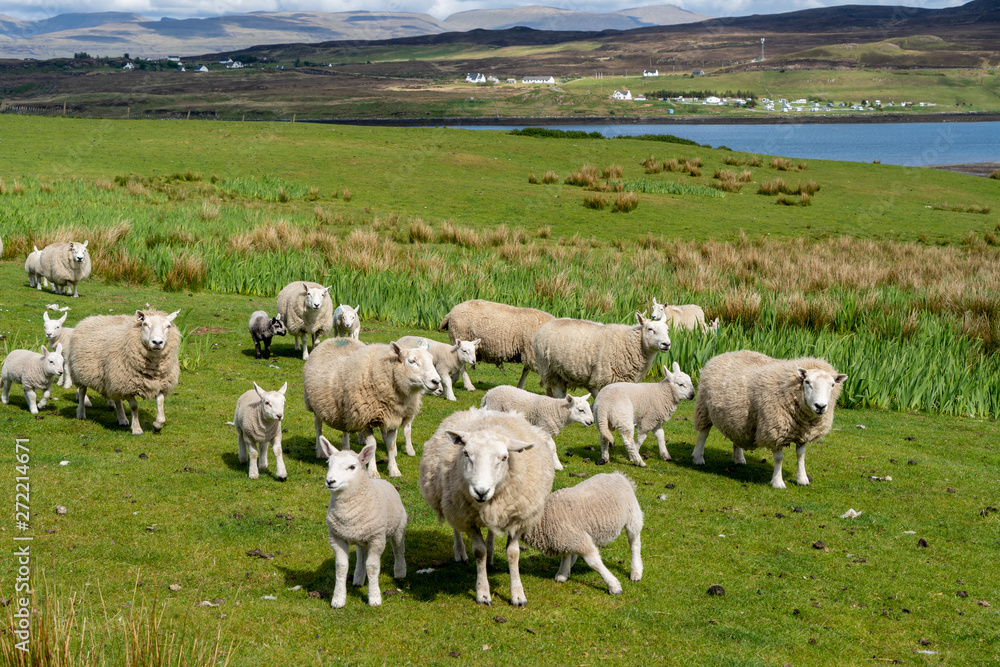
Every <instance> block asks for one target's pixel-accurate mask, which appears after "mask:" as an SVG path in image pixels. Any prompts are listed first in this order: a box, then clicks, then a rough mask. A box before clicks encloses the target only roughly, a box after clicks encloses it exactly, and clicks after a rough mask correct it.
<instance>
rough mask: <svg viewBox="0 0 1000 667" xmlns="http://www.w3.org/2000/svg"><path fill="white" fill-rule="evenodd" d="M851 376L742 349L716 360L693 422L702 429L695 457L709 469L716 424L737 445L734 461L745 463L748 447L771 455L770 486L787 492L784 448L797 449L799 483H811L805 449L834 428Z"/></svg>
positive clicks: (703, 382)
mask: <svg viewBox="0 0 1000 667" xmlns="http://www.w3.org/2000/svg"><path fill="white" fill-rule="evenodd" d="M846 379H847V376H846V375H844V374H843V373H837V371H835V370H834V369H833V367H832V366H831V365H830V364H829V363H827V362H826V361H825V360H823V359H815V358H812V357H802V358H800V359H791V360H783V359H772V358H771V357H768V356H766V355H763V354H760V353H759V352H751V351H749V350H744V351H742V352H728V353H726V354H720V355H719V356H717V357H714V358H712V359H710V360H709V361H708V363H707V364H705V367H704V368H702V370H701V378H700V380H699V382H698V398H697V400H696V401H695V410H694V424H695V428H696V429H697V430H698V441H697V443H696V444H695V448H694V452H693V453H692V458H693V460H694V464H695V465H705V441H706V439H707V438H708V433H709V431H710V430H711V429H712V427H713V426H715V427H716V428H718V429H719V430H720V431H721V432H722V434H723V435H724V436H726V437H727V438H729V439H730V440H731V441H732V442H733V462H734V463H737V464H740V465H742V464H745V463H746V458H745V457H744V455H743V450H744V449H756V448H757V447H766V448H767V449H770V450H771V451H772V452H773V456H774V472H773V474H772V476H771V486H773V487H774V488H776V489H783V488H785V482H784V479H782V474H781V463H782V461H783V460H784V452H783V448H784V447H786V446H788V445H793V444H794V445H795V454H796V457H797V459H798V467H797V469H796V473H795V481H796V482H797V483H798V484H801V485H807V484H809V476H808V475H807V474H806V445H807V444H809V443H811V442H815V441H816V440H818V439H820V438H821V437H823V436H824V435H826V433H827V432H829V430H830V427H831V426H832V425H833V408H834V406H835V405H836V403H837V397H838V396H840V390H841V388H842V387H843V383H844V380H846Z"/></svg>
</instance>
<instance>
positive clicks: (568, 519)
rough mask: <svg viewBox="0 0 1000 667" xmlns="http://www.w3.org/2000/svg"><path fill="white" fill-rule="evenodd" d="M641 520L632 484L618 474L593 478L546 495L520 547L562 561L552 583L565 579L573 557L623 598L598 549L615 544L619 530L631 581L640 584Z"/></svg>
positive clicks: (620, 587)
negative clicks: (625, 544) (628, 554)
mask: <svg viewBox="0 0 1000 667" xmlns="http://www.w3.org/2000/svg"><path fill="white" fill-rule="evenodd" d="M642 523H643V515H642V508H641V507H639V501H638V500H636V497H635V484H634V483H633V482H632V481H631V480H630V479H629V478H628V477H626V476H625V475H623V474H621V473H618V472H616V473H610V474H607V473H605V474H601V475H594V476H593V477H591V478H590V479H587V480H585V481H583V482H580V483H579V484H577V485H576V486H571V487H569V488H565V489H559V490H558V491H556V492H554V493H552V494H549V496H548V497H547V498H546V499H545V511H544V513H543V514H542V520H541V521H539V522H538V523H537V524H536V525H535V527H534V528H532V529H531V530H529V531H528V532H526V533H525V534H524V537H523V541H524V543H525V544H527V545H528V546H530V547H533V548H535V549H538V550H539V551H541V552H542V553H543V554H545V555H546V556H561V557H562V562H561V563H560V564H559V571H558V572H557V573H556V581H558V582H560V583H562V582H564V581H566V580H567V579H569V575H570V570H571V569H572V567H573V564H574V563H575V562H576V559H577V556H582V557H583V560H584V562H586V563H587V565H589V566H590V567H591V569H593V570H594V571H595V572H597V573H598V574H600V575H601V578H602V579H604V583H606V584H607V585H608V592H609V593H611V594H612V595H621V592H622V585H621V583H619V581H618V578H617V577H615V575H613V574H612V573H611V571H610V570H608V568H607V567H606V566H605V565H604V561H602V560H601V552H600V551H599V547H602V546H604V545H605V544H609V543H611V542H613V541H614V540H615V539H616V538H617V537H618V536H619V535H621V532H622V529H624V530H625V534H626V535H627V536H628V544H629V549H630V550H631V552H632V563H631V572H630V576H629V578H630V579H631V580H632V581H639V580H640V579H642V540H641V538H640V534H641V532H642Z"/></svg>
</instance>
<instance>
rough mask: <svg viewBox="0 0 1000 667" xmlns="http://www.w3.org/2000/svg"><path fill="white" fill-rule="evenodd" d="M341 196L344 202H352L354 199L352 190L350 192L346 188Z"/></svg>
mask: <svg viewBox="0 0 1000 667" xmlns="http://www.w3.org/2000/svg"><path fill="white" fill-rule="evenodd" d="M340 196H341V197H342V198H343V200H344V201H351V198H352V197H353V196H354V195H353V194H351V191H350V190H348V189H347V188H344V191H343V192H342V193H341V195H340Z"/></svg>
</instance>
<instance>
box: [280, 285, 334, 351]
mask: <svg viewBox="0 0 1000 667" xmlns="http://www.w3.org/2000/svg"><path fill="white" fill-rule="evenodd" d="M330 287H333V285H331V286H330ZM330 287H323V286H322V285H320V284H319V283H310V282H305V281H302V282H294V283H289V284H288V285H285V286H284V287H283V288H282V289H281V291H280V292H278V314H279V315H281V319H282V320H283V321H284V323H285V326H286V327H287V329H288V333H290V334H292V335H293V336H295V349H296V350H299V349H301V350H302V360H303V361H305V360H306V359H308V358H309V345H308V344H307V343H306V334H309V335H310V336H311V337H312V346H313V347H316V344H317V343H318V342H319V341H320V339H321V338H322V337H323V336H325V335H326V334H328V333H330V329H332V328H333V301H331V300H330V294H329V292H330ZM300 337H301V338H302V346H301V348H300V347H299V338H300Z"/></svg>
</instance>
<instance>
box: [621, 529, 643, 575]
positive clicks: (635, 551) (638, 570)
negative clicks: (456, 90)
mask: <svg viewBox="0 0 1000 667" xmlns="http://www.w3.org/2000/svg"><path fill="white" fill-rule="evenodd" d="M636 518H638V519H639V521H634V520H633V521H629V522H628V523H627V524H625V535H626V536H627V537H628V547H629V550H630V551H631V552H632V571H631V573H630V575H629V578H630V579H631V580H632V581H639V580H640V579H642V538H641V537H640V535H641V533H642V517H641V516H638V517H636Z"/></svg>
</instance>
